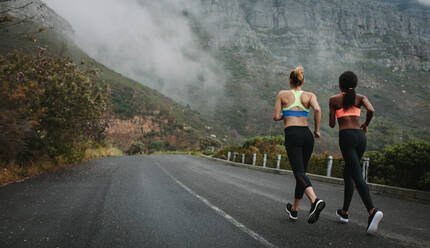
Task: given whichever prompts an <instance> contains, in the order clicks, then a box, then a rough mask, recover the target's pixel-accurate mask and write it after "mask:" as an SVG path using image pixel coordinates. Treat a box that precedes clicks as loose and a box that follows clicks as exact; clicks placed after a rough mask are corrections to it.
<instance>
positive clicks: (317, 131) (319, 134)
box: [314, 130, 321, 139]
mask: <svg viewBox="0 0 430 248" xmlns="http://www.w3.org/2000/svg"><path fill="white" fill-rule="evenodd" d="M314 135H315V138H317V139H319V138H320V136H321V133H320V130H315V131H314Z"/></svg>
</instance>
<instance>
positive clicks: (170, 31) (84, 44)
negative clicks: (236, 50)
mask: <svg viewBox="0 0 430 248" xmlns="http://www.w3.org/2000/svg"><path fill="white" fill-rule="evenodd" d="M45 2H46V3H47V4H48V6H49V7H51V8H52V9H54V10H55V11H56V12H57V13H58V14H59V15H61V16H62V17H64V18H65V19H66V20H68V21H69V22H70V23H71V25H72V26H73V28H74V30H75V38H76V43H77V44H78V46H80V47H81V48H82V49H83V50H84V51H85V52H87V53H88V54H89V55H90V56H91V57H93V58H95V59H96V60H98V61H100V62H101V63H103V64H105V65H106V66H108V67H110V68H112V69H114V70H115V71H117V72H120V73H122V74H123V75H126V76H128V77H131V78H133V79H135V80H137V81H139V82H141V83H143V84H145V85H148V86H150V87H152V88H155V89H157V90H159V91H161V92H162V93H164V94H166V95H168V96H170V97H172V98H173V99H174V100H176V101H179V102H181V103H183V104H190V105H191V106H192V107H195V108H197V107H199V102H198V101H197V103H196V101H195V100H196V99H191V98H195V97H196V96H195V94H197V93H194V95H193V94H189V92H190V91H193V88H198V89H199V90H200V91H201V92H212V93H213V94H211V95H212V96H213V95H216V93H217V92H220V91H222V88H223V82H224V76H223V73H222V69H221V68H220V67H219V66H218V63H217V61H216V60H215V59H214V58H213V57H212V56H211V55H210V53H209V52H208V51H206V50H204V49H203V48H202V46H201V45H200V44H199V41H198V38H197V37H196V35H195V33H194V32H193V31H192V23H191V22H190V20H189V18H188V17H187V13H191V14H193V13H197V12H198V10H199V8H200V6H199V5H198V3H196V2H199V1H193V0H157V1H149V0H147V1H146V0H91V1H86V0H74V1H70V0H45ZM185 11H186V12H185ZM194 86H197V87H194ZM211 95H208V96H205V97H204V99H205V103H206V104H207V105H211V106H213V105H215V104H214V103H215V101H216V99H215V97H212V98H211V97H210V96H211ZM193 104H194V105H193Z"/></svg>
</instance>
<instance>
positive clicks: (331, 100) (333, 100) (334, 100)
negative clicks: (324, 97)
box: [329, 94, 342, 102]
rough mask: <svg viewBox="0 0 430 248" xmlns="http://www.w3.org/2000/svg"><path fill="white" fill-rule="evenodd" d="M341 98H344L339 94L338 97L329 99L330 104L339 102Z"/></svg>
mask: <svg viewBox="0 0 430 248" xmlns="http://www.w3.org/2000/svg"><path fill="white" fill-rule="evenodd" d="M341 96H342V95H341V94H337V95H334V96H331V97H330V99H329V101H330V102H336V101H338V100H339V98H340V97H341Z"/></svg>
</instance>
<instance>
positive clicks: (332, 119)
mask: <svg viewBox="0 0 430 248" xmlns="http://www.w3.org/2000/svg"><path fill="white" fill-rule="evenodd" d="M328 105H329V107H330V119H329V123H328V125H329V126H330V127H331V128H334V127H335V126H336V110H335V109H334V100H333V98H330V102H329V104H328Z"/></svg>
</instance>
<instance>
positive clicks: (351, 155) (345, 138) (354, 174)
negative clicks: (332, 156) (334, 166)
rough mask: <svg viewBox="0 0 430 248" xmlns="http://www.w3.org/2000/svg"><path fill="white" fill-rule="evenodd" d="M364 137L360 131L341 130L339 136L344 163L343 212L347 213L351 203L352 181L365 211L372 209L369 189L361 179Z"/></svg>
mask: <svg viewBox="0 0 430 248" xmlns="http://www.w3.org/2000/svg"><path fill="white" fill-rule="evenodd" d="M365 138H366V137H365V136H364V134H363V133H362V131H361V130H343V131H341V132H340V134H339V145H340V148H341V151H342V156H343V159H344V161H345V170H344V180H345V192H344V204H343V209H342V210H343V211H345V212H347V211H348V208H349V205H350V203H351V199H352V195H353V192H354V188H353V186H352V181H353V182H354V183H355V186H356V187H357V190H358V193H359V194H360V197H361V200H362V201H363V203H364V205H365V206H366V208H367V211H370V210H371V209H373V203H372V200H371V199H370V194H369V188H368V186H367V184H366V182H365V181H364V179H363V176H362V173H361V165H360V158H361V156H363V154H364V150H365V147H366V140H365Z"/></svg>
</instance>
